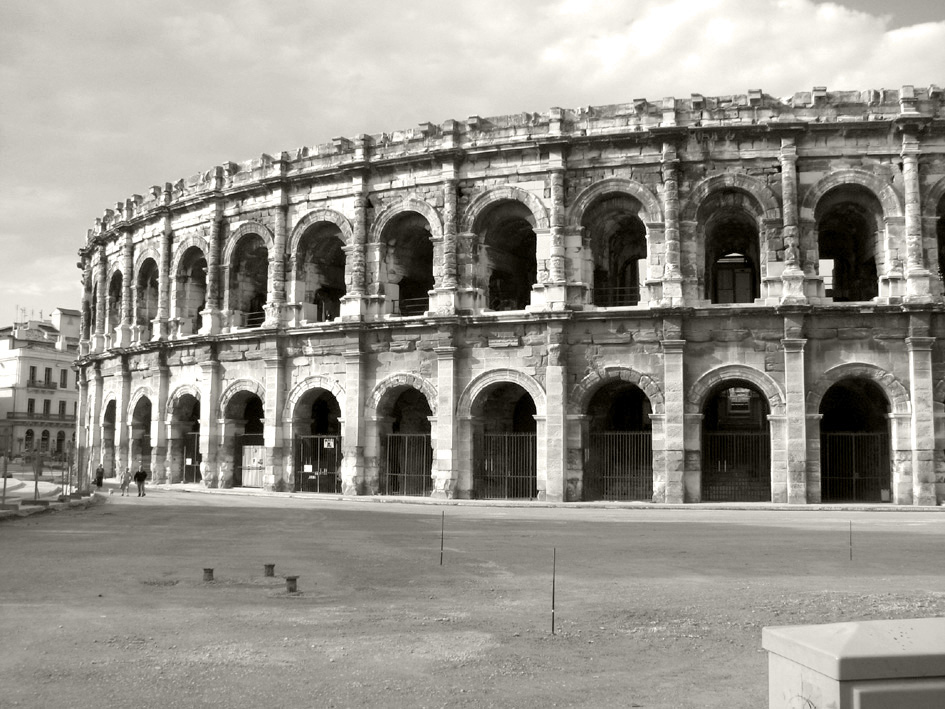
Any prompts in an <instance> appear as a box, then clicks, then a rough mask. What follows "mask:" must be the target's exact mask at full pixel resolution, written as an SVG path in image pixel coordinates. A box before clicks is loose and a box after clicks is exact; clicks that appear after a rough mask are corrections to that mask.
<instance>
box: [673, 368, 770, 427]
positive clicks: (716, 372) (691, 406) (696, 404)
mask: <svg viewBox="0 0 945 709" xmlns="http://www.w3.org/2000/svg"><path fill="white" fill-rule="evenodd" d="M737 381H742V382H746V383H748V384H751V385H752V386H754V387H756V388H757V389H758V391H760V392H761V394H762V395H763V396H764V397H765V398H766V399H767V400H768V411H769V415H770V416H781V415H783V414H784V412H785V403H784V392H783V391H782V390H781V387H780V386H778V383H777V382H776V381H774V379H772V378H771V377H770V376H768V375H767V374H765V373H764V372H761V371H759V370H757V369H755V368H754V367H749V366H746V365H744V364H726V365H723V366H721V367H716V368H715V369H710V370H709V371H708V372H706V373H705V374H703V375H702V376H701V377H700V378H699V380H698V381H697V382H696V383H695V384H693V385H692V386H691V387H690V388H689V393H688V394H687V395H686V413H687V414H698V413H701V412H702V408H703V407H704V406H705V403H706V400H707V398H708V397H709V396H710V395H711V394H712V392H713V391H714V390H716V389H717V388H718V386H719V385H720V384H722V383H724V382H737Z"/></svg>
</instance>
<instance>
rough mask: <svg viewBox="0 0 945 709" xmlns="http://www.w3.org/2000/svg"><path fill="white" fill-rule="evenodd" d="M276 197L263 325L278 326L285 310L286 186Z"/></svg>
mask: <svg viewBox="0 0 945 709" xmlns="http://www.w3.org/2000/svg"><path fill="white" fill-rule="evenodd" d="M274 196H275V198H276V207H275V213H276V219H275V233H274V234H273V242H272V257H271V258H270V259H269V293H267V294H266V301H267V302H266V306H265V311H266V320H265V322H264V323H263V327H278V326H279V325H280V324H281V323H282V314H283V312H284V311H285V302H286V301H285V245H286V240H287V238H288V234H287V228H286V212H287V211H288V209H289V203H288V196H287V195H286V191H285V188H284V187H283V188H280V189H278V190H277V191H276V192H275V193H274Z"/></svg>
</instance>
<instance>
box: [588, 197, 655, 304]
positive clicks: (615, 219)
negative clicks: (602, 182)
mask: <svg viewBox="0 0 945 709" xmlns="http://www.w3.org/2000/svg"><path fill="white" fill-rule="evenodd" d="M639 210H640V203H639V202H638V201H637V200H635V199H634V198H632V197H630V196H629V195H621V194H618V195H610V196H608V197H605V198H603V199H601V200H599V201H598V202H596V203H595V204H594V205H593V206H592V207H591V208H589V209H588V210H587V211H586V212H585V214H584V217H583V219H582V220H581V224H582V226H583V227H584V231H585V233H586V234H587V235H588V237H589V239H590V244H591V252H592V254H593V258H594V297H593V302H594V305H596V306H598V307H615V306H627V305H637V304H638V303H639V302H640V289H641V286H642V285H643V282H644V280H645V278H646V257H647V255H646V227H645V226H644V225H643V222H642V221H641V220H640V217H639V216H638V212H639Z"/></svg>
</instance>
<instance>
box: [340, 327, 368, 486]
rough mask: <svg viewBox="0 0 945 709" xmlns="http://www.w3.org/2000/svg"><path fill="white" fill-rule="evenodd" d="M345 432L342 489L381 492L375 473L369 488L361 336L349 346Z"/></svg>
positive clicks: (346, 356)
mask: <svg viewBox="0 0 945 709" xmlns="http://www.w3.org/2000/svg"><path fill="white" fill-rule="evenodd" d="M344 357H345V410H344V412H343V415H344V424H343V425H344V432H343V434H342V437H341V450H342V455H343V458H342V460H341V492H342V494H345V495H358V494H362V493H363V494H377V478H376V476H375V478H374V481H373V483H372V485H371V488H372V489H365V475H364V440H363V435H364V432H363V429H364V425H365V421H364V401H363V399H364V391H363V384H364V376H363V375H364V371H363V369H364V354H363V353H362V352H361V342H360V338H359V337H358V336H356V335H355V336H352V337H351V338H350V339H349V341H348V343H347V347H346V349H345V354H344Z"/></svg>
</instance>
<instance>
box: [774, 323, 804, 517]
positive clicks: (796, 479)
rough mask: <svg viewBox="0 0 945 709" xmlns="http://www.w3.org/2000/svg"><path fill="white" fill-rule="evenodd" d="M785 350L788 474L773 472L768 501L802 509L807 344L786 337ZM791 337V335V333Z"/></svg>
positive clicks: (782, 344) (802, 340) (782, 341)
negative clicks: (797, 506) (805, 351)
mask: <svg viewBox="0 0 945 709" xmlns="http://www.w3.org/2000/svg"><path fill="white" fill-rule="evenodd" d="M785 330H786V333H785V335H786V336H785V338H784V339H783V340H781V346H782V347H783V348H784V390H785V403H786V407H785V409H786V417H787V426H786V441H785V444H786V449H787V470H786V471H783V472H784V473H785V474H784V475H783V476H782V475H781V474H780V473H781V472H782V471H772V473H773V474H772V480H771V501H772V502H787V503H788V504H792V505H803V504H805V503H806V502H807V407H806V397H807V391H806V384H805V377H804V346H805V345H806V344H807V340H806V339H803V338H798V337H790V336H788V333H787V330H788V328H785ZM791 334H793V333H791Z"/></svg>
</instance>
